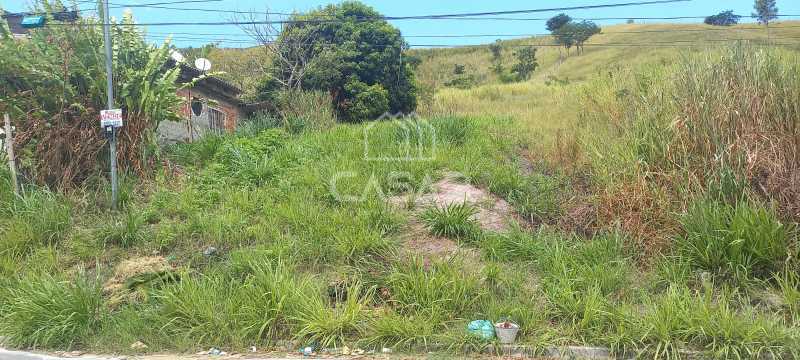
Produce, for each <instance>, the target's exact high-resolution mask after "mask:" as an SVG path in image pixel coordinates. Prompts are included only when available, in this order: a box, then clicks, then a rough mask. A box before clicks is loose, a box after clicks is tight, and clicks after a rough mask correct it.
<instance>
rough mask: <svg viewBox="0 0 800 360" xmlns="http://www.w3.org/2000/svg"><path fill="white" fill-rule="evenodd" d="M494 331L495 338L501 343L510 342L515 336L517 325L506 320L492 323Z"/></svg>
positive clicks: (517, 329)
mask: <svg viewBox="0 0 800 360" xmlns="http://www.w3.org/2000/svg"><path fill="white" fill-rule="evenodd" d="M494 331H495V333H496V334H497V338H498V339H499V340H500V343H501V344H511V343H513V342H514V340H515V339H516V338H517V332H519V325H517V324H514V323H512V322H511V321H508V320H506V321H502V322H499V323H497V324H494Z"/></svg>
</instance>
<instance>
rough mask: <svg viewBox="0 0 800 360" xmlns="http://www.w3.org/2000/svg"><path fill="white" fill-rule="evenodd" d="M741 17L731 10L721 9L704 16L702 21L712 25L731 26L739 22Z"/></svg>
mask: <svg viewBox="0 0 800 360" xmlns="http://www.w3.org/2000/svg"><path fill="white" fill-rule="evenodd" d="M741 18H742V17H741V16H739V15H736V14H734V13H733V10H728V11H723V12H721V13H719V14H717V15H711V16H709V17H706V19H705V20H704V21H703V22H705V23H706V24H708V25H714V26H731V25H736V24H738V23H739V19H741Z"/></svg>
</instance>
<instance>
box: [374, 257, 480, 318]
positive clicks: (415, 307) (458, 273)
mask: <svg viewBox="0 0 800 360" xmlns="http://www.w3.org/2000/svg"><path fill="white" fill-rule="evenodd" d="M464 270H465V269H464V268H463V265H462V264H459V263H450V262H433V263H432V264H430V265H429V266H428V267H426V266H425V265H424V264H423V263H422V262H421V261H420V260H418V259H417V260H412V261H409V262H406V263H400V264H397V265H396V266H395V267H394V268H393V269H392V270H391V273H390V274H389V277H388V280H387V284H388V286H389V288H390V290H391V303H393V304H394V305H396V306H397V307H398V310H399V311H400V312H401V313H404V314H407V313H426V314H437V313H439V314H443V316H446V317H448V318H453V317H458V316H467V315H469V314H470V312H472V311H474V310H475V309H476V308H477V306H478V305H479V304H481V303H482V302H483V301H484V300H485V298H486V296H488V293H487V291H486V289H485V288H484V287H483V284H482V283H481V281H480V279H479V278H478V276H476V275H475V274H471V273H469V272H466V271H464Z"/></svg>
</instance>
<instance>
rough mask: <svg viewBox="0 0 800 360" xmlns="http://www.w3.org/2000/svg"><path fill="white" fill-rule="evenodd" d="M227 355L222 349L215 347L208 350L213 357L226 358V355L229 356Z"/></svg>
mask: <svg viewBox="0 0 800 360" xmlns="http://www.w3.org/2000/svg"><path fill="white" fill-rule="evenodd" d="M227 354H228V353H226V352H224V351H222V350H220V349H217V348H215V347H213V348H211V349H208V355H211V356H224V355H227Z"/></svg>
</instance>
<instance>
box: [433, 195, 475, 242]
mask: <svg viewBox="0 0 800 360" xmlns="http://www.w3.org/2000/svg"><path fill="white" fill-rule="evenodd" d="M477 212H478V209H476V208H475V207H474V206H472V205H471V204H469V203H467V202H463V203H453V204H449V205H445V206H443V207H438V206H433V207H430V208H428V209H427V210H425V212H424V213H422V221H423V222H425V224H426V225H427V226H428V229H429V230H430V231H431V233H433V234H434V235H436V236H444V237H449V238H454V239H467V238H471V237H474V236H475V235H476V234H477V233H478V232H479V231H480V227H479V226H478V224H477V222H476V221H475V219H474V218H473V217H474V216H475V214H477Z"/></svg>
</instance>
